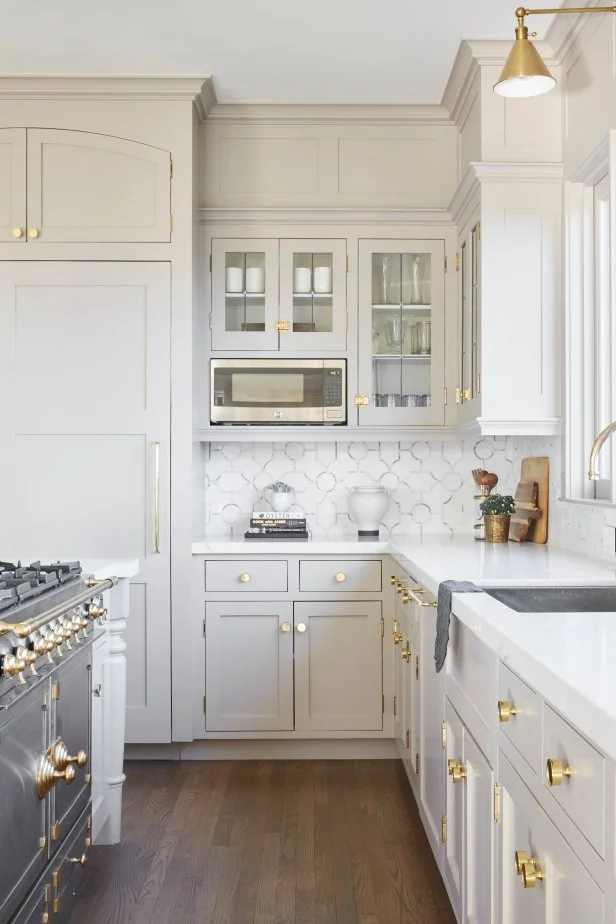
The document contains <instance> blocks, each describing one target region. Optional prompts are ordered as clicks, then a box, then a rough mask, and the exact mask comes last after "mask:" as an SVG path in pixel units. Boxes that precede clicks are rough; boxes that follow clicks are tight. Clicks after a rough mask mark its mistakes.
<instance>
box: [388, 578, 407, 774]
mask: <svg viewBox="0 0 616 924" xmlns="http://www.w3.org/2000/svg"><path fill="white" fill-rule="evenodd" d="M393 580H395V578H394V579H393ZM392 655H393V687H394V738H395V741H396V745H397V748H398V753H399V755H400V758H401V760H402V761H403V762H404V764H405V765H406V764H407V762H408V759H409V754H410V746H411V672H412V646H411V637H410V626H409V619H408V615H407V608H406V607H405V606H404V605H403V603H402V599H401V597H400V595H399V594H398V593H397V592H396V591H395V590H394V623H393V632H392Z"/></svg>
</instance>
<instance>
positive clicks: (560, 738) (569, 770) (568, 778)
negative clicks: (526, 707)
mask: <svg viewBox="0 0 616 924" xmlns="http://www.w3.org/2000/svg"><path fill="white" fill-rule="evenodd" d="M543 767H544V778H543V779H544V784H545V786H546V787H547V788H548V789H549V790H550V792H551V793H552V795H553V796H554V798H555V799H556V801H557V802H558V803H559V804H560V805H561V806H562V808H563V809H564V810H565V812H566V813H567V815H569V817H570V818H571V820H572V821H573V822H574V824H576V825H577V827H578V828H579V829H580V831H581V832H582V834H583V835H584V837H586V838H587V840H588V841H589V842H590V843H591V844H592V846H593V847H594V848H595V850H596V851H597V853H598V854H599V855H600V856H601V857H603V856H605V813H606V807H605V757H604V756H603V754H601V753H600V752H599V751H597V750H596V749H595V748H594V747H593V745H592V744H590V742H588V741H587V740H586V739H585V738H583V737H582V735H580V733H579V732H578V731H576V729H574V728H572V727H571V726H570V725H569V723H568V722H566V721H565V720H564V719H563V718H562V717H561V716H560V715H558V713H557V712H554V710H553V709H551V708H550V707H549V706H547V705H544V707H543Z"/></svg>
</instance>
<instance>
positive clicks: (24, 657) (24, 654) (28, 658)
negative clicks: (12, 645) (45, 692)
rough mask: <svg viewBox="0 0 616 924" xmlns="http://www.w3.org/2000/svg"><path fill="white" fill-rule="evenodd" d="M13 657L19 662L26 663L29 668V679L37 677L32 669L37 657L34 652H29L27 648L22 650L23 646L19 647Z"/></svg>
mask: <svg viewBox="0 0 616 924" xmlns="http://www.w3.org/2000/svg"><path fill="white" fill-rule="evenodd" d="M15 657H16V658H18V659H19V660H20V661H25V662H26V664H27V665H28V667H29V668H30V676H31V677H38V674H37V673H36V669H35V667H34V662H35V661H36V659H37V655H36V653H35V652H34V651H30V649H29V648H24V646H23V645H20V647H19V648H18V649H17V651H16V652H15Z"/></svg>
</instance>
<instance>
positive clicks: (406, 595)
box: [402, 591, 411, 604]
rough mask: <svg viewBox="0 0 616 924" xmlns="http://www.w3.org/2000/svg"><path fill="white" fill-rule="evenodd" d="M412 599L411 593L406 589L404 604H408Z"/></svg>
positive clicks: (403, 595) (403, 597)
mask: <svg viewBox="0 0 616 924" xmlns="http://www.w3.org/2000/svg"><path fill="white" fill-rule="evenodd" d="M410 599H411V595H410V594H407V592H406V591H405V592H404V593H403V594H402V602H403V603H404V604H406V603H408V602H409V600H410Z"/></svg>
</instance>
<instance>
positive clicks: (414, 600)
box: [406, 587, 436, 606]
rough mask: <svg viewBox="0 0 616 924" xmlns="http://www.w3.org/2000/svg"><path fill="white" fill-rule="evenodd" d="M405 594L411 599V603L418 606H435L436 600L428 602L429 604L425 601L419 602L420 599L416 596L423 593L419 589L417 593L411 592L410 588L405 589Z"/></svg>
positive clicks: (423, 591)
mask: <svg viewBox="0 0 616 924" xmlns="http://www.w3.org/2000/svg"><path fill="white" fill-rule="evenodd" d="M406 592H407V594H408V595H409V596H410V598H411V600H412V601H413V603H416V604H417V605H418V606H436V600H434V601H433V602H432V601H431V602H429V603H427V602H426V601H425V600H420V598H419V597H418V596H417V594H418V593H425V590H421V588H420V589H419V591H417V590H415V591H413V590H411V588H410V587H407V590H406Z"/></svg>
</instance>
